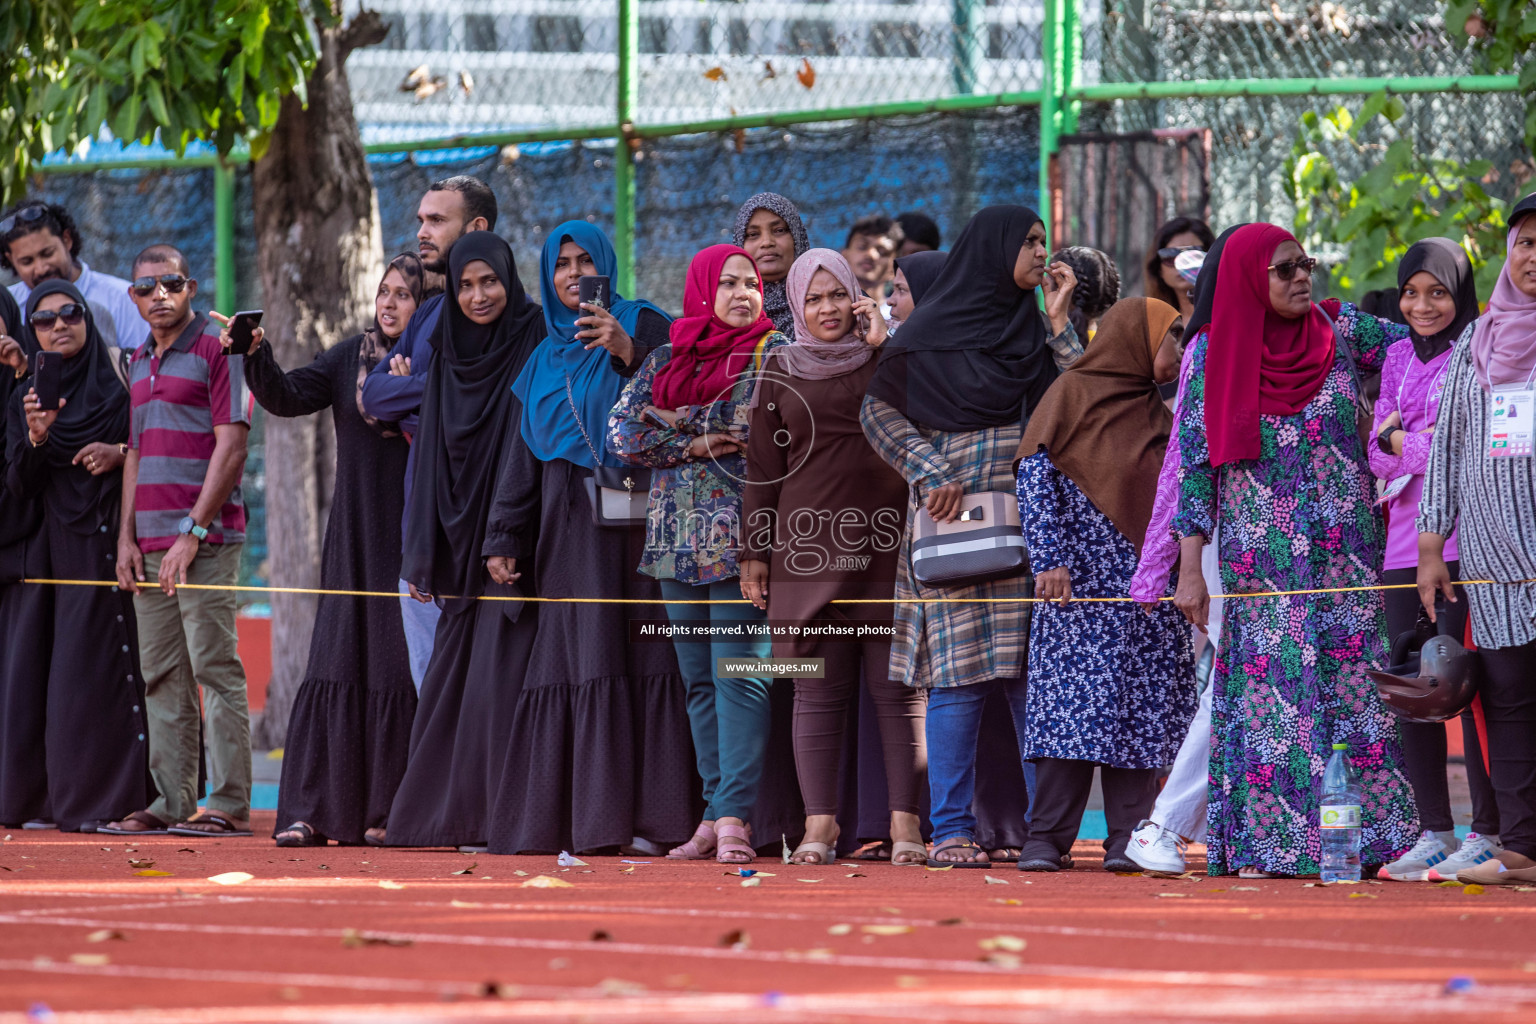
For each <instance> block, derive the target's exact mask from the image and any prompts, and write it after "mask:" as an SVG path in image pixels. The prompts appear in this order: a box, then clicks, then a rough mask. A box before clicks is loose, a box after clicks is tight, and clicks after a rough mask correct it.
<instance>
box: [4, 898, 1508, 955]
mask: <svg viewBox="0 0 1536 1024" xmlns="http://www.w3.org/2000/svg"><path fill="white" fill-rule="evenodd" d="M246 892H247V893H248V894H249V895H239V896H237V895H235V894H233V893H210V894H208V896H207V897H206V898H208V899H215V900H218V901H219V902H226V903H288V904H301V905H311V906H335V907H384V908H399V907H401V906H410V907H419V908H421V909H427V910H442V909H445V908H447V907H448V903H447V902H446V901H441V900H439V901H431V900H398V901H397V900H364V899H328V898H325V897H319V896H315V897H304V896H268V895H265V894H264V893H263V894H259V895H258V893H259V890H246ZM469 902H473V903H474V904H475V906H474V907H473V908H453V909H473V910H500V911H511V912H514V913H541V914H548V913H549V912H550V911H560V912H571V911H575V912H580V913H591V914H599V915H603V914H630V915H635V916H647V915H655V916H659V917H683V918H691V919H696V920H718V921H722V922H737V921H750V920H762V921H794V922H811V923H815V924H822V923H825V922H827V921H829V920H831V918H830V917H828V916H826V915H820V914H797V913H793V912H784V911H760V910H737V909H732V910H721V911H713V910H706V909H699V908H691V907H644V906H634V905H629V906H613V905H607V904H600V903H599V904H591V903H560V904H554V903H493V902H484V901H480V900H473V901H469ZM172 905H175V906H196V903H194V902H190V901H185V900H176V901H173V903H172ZM1255 906H1257V904H1255ZM69 909H74V908H69ZM117 909H119V908H118V907H115V906H114V907H109V908H103V912H106V913H110V912H113V911H115V910H117ZM58 912H59V913H63V912H65V910H64V909H61V910H59V911H58ZM22 913H26V912H25V911H23V912H22ZM34 913H35V912H34ZM50 913H51V911H50ZM836 919H837V921H842V922H845V923H848V924H904V925H912V926H913V927H929V926H936V925H938V921H937V920H935V919H933V918H916V917H910V918H909V917H899V916H895V915H882V916H879V917H868V916H859V915H838V916H837V918H836ZM944 927H959V928H969V929H972V930H986V931H997V930H999V929H1001V930H1004V931H1017V932H1023V933H1029V934H1033V935H1059V936H1063V937H1066V938H1086V939H1128V940H1132V941H1136V942H1149V943H1156V942H1178V943H1186V944H1193V945H1215V946H1230V945H1231V944H1232V943H1233V942H1241V943H1242V944H1243V945H1244V946H1252V947H1262V948H1267V949H1299V950H1306V951H1311V952H1319V953H1350V954H1371V955H1379V956H1414V957H1423V958H1426V959H1431V960H1458V959H1459V960H1474V959H1475V960H1486V961H1489V962H1493V963H1504V962H1506V961H1507V960H1508V959H1509V953H1508V950H1505V949H1499V950H1491V949H1490V950H1474V949H1451V948H1448V947H1446V946H1401V945H1389V944H1378V943H1368V942H1338V941H1334V940H1329V939H1301V938H1296V939H1292V938H1285V937H1283V936H1246V935H1244V936H1234V935H1230V934H1223V933H1218V932H1180V931H1168V930H1165V929H1164V930H1154V929H1140V928H1104V927H1088V926H1081V925H1048V924H1027V923H1024V922H993V921H966V922H963V923H961V924H959V925H946V926H944Z"/></svg>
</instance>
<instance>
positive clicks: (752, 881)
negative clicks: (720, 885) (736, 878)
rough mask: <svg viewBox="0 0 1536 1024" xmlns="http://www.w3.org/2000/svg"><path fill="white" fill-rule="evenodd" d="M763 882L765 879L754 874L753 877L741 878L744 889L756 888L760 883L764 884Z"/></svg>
mask: <svg viewBox="0 0 1536 1024" xmlns="http://www.w3.org/2000/svg"><path fill="white" fill-rule="evenodd" d="M762 884H763V880H762V879H761V878H758V877H757V876H756V875H754V876H753V877H751V878H743V879H742V880H741V887H742V888H743V889H752V888H755V887H757V886H759V885H762Z"/></svg>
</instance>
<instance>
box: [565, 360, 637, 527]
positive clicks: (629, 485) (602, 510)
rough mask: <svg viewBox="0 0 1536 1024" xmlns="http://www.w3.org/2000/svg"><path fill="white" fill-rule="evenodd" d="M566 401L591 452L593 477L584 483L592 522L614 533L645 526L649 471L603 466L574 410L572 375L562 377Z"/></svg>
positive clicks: (578, 414) (579, 417)
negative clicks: (589, 503)
mask: <svg viewBox="0 0 1536 1024" xmlns="http://www.w3.org/2000/svg"><path fill="white" fill-rule="evenodd" d="M565 400H566V401H567V402H568V403H570V406H571V415H572V416H574V417H575V418H576V429H577V430H579V431H581V439H582V440H583V441H585V442H587V451H589V452H591V453H592V467H593V468H592V475H591V476H589V477H587V479H586V480H585V481H583V482H584V483H585V484H586V488H587V500H588V501H590V502H591V503H592V521H593V522H594V523H596V524H597V525H598V526H606V527H608V528H610V529H615V530H628V529H633V528H634V527H636V526H644V525H645V513H646V506H647V505H648V504H649V500H650V495H651V471H650V470H649V469H638V468H636V467H633V466H605V465H603V459H602V456H600V455H598V454H597V448H596V446H594V445H593V444H592V438H591V436H590V435H588V434H587V428H586V426H584V425H583V424H582V422H581V414H580V413H579V412H577V411H576V398H575V396H574V395H572V394H571V376H570V374H566V376H565Z"/></svg>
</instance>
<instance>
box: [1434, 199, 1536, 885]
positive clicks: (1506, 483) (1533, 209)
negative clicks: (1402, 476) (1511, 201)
mask: <svg viewBox="0 0 1536 1024" xmlns="http://www.w3.org/2000/svg"><path fill="white" fill-rule="evenodd" d="M1508 250H1509V255H1508V257H1507V259H1506V260H1505V263H1504V269H1503V270H1501V271H1500V272H1499V280H1498V284H1496V285H1495V286H1494V289H1493V297H1492V298H1491V299H1489V300H1488V308H1487V310H1486V311H1485V312H1484V313H1483V315H1482V316H1481V317H1480V318H1478V320H1477V322H1476V323H1475V324H1473V325H1472V326H1471V327H1469V328H1467V330H1466V331H1465V332H1463V334H1462V336H1461V339H1460V340H1459V341H1458V342H1457V343H1456V347H1455V348H1454V349H1453V350H1452V352H1451V360H1450V364H1449V366H1448V367H1447V370H1446V380H1445V393H1444V397H1443V398H1442V399H1441V404H1440V416H1439V420H1438V421H1437V423H1436V424H1435V438H1434V443H1433V446H1432V447H1431V449H1430V455H1429V469H1428V472H1427V473H1426V474H1425V479H1424V497H1423V499H1422V500H1421V501H1420V503H1419V518H1418V527H1419V598H1420V599H1421V600H1422V601H1423V602H1424V607H1425V608H1426V609H1427V610H1428V611H1429V614H1430V617H1431V618H1434V616H1435V612H1434V606H1435V597H1436V594H1437V593H1439V594H1444V596H1445V598H1446V600H1448V601H1460V600H1463V599H1465V600H1468V601H1469V602H1470V606H1471V612H1472V638H1473V640H1474V641H1476V643H1477V647H1478V649H1479V651H1480V652H1481V659H1482V663H1483V682H1482V688H1481V692H1480V697H1481V700H1482V704H1483V715H1484V718H1485V719H1486V721H1487V726H1488V768H1489V772H1488V774H1489V777H1490V778H1491V779H1492V781H1493V790H1494V795H1495V797H1496V799H1497V802H1498V808H1499V824H1500V836H1499V838H1500V840H1501V841H1502V845H1503V850H1502V852H1501V853H1499V854H1498V855H1497V857H1495V858H1493V859H1490V860H1487V861H1484V862H1482V863H1481V864H1477V865H1474V866H1472V867H1469V868H1466V869H1464V870H1462V871H1460V872H1459V873H1458V874H1457V877H1458V878H1459V879H1461V880H1462V881H1465V882H1477V883H1480V884H1484V885H1511V884H1516V883H1528V882H1536V683H1533V680H1536V582H1532V581H1536V429H1533V420H1536V193H1532V194H1531V195H1528V196H1526V197H1525V198H1524V199H1522V200H1520V202H1519V203H1517V204H1515V207H1514V209H1513V210H1511V211H1510V215H1509V241H1508ZM1453 529H1454V530H1456V531H1457V538H1458V541H1459V544H1460V554H1461V573H1462V577H1463V578H1464V579H1474V580H1492V581H1494V582H1493V583H1492V584H1487V585H1480V586H1475V587H1467V588H1465V589H1464V591H1463V592H1462V593H1457V592H1456V588H1455V587H1454V586H1453V585H1452V583H1451V578H1450V573H1449V571H1448V570H1447V568H1446V564H1445V558H1444V548H1445V540H1446V537H1447V536H1449V534H1450V533H1451V531H1452V530H1453Z"/></svg>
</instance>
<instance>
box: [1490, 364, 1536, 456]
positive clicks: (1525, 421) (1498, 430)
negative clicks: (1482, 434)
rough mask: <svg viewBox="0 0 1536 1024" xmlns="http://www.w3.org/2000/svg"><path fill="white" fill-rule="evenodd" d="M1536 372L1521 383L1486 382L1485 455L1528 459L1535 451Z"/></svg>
mask: <svg viewBox="0 0 1536 1024" xmlns="http://www.w3.org/2000/svg"><path fill="white" fill-rule="evenodd" d="M1532 381H1536V371H1532V373H1531V377H1530V379H1528V380H1527V381H1526V382H1525V383H1524V384H1523V385H1522V384H1501V385H1499V386H1498V387H1494V386H1493V382H1492V381H1491V380H1490V381H1489V387H1488V398H1489V413H1488V457H1489V458H1490V459H1515V458H1530V457H1531V455H1532V454H1533V453H1536V389H1533V388H1532V387H1531V382H1532Z"/></svg>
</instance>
